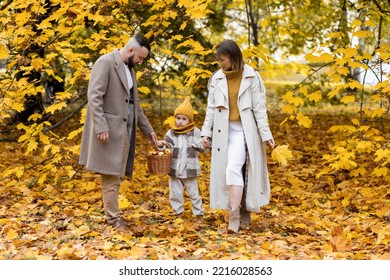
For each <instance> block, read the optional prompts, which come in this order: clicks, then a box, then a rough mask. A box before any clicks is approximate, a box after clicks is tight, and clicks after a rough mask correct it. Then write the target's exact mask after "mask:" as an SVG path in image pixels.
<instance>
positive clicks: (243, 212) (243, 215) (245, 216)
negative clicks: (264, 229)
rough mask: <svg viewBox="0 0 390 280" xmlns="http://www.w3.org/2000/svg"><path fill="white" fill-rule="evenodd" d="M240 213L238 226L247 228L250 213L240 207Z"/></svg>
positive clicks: (249, 222) (249, 221) (250, 220)
mask: <svg viewBox="0 0 390 280" xmlns="http://www.w3.org/2000/svg"><path fill="white" fill-rule="evenodd" d="M240 215H241V220H240V228H242V229H246V228H248V227H249V225H250V224H251V222H252V219H251V213H250V212H249V211H248V210H246V209H245V208H240Z"/></svg>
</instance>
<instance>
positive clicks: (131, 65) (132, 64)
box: [127, 54, 135, 68]
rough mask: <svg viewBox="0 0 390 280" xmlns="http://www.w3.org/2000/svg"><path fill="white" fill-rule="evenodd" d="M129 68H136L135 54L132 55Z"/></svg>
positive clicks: (128, 62)
mask: <svg viewBox="0 0 390 280" xmlns="http://www.w3.org/2000/svg"><path fill="white" fill-rule="evenodd" d="M127 66H128V67H129V68H134V66H135V63H134V54H132V55H131V56H130V57H129V59H128V60H127Z"/></svg>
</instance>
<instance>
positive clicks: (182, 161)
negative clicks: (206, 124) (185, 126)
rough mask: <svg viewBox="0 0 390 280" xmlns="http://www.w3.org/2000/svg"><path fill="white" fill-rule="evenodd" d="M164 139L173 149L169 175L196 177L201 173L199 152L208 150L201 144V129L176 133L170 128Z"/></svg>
mask: <svg viewBox="0 0 390 280" xmlns="http://www.w3.org/2000/svg"><path fill="white" fill-rule="evenodd" d="M164 140H165V141H166V142H167V143H168V144H169V146H170V148H171V149H172V162H171V171H170V173H169V176H173V177H176V178H194V177H198V176H199V175H200V171H201V170H200V162H199V156H198V151H199V152H202V153H204V152H206V150H205V148H203V146H202V144H201V138H200V130H199V128H197V127H195V129H194V130H192V131H190V132H187V133H185V134H176V133H174V132H173V130H172V129H169V130H168V131H167V133H166V134H165V137H164ZM180 168H181V170H180Z"/></svg>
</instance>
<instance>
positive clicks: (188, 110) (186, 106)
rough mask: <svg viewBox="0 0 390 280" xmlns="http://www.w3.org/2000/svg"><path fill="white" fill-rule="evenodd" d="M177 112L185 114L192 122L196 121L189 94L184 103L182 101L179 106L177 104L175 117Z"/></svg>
mask: <svg viewBox="0 0 390 280" xmlns="http://www.w3.org/2000/svg"><path fill="white" fill-rule="evenodd" d="M177 114H181V115H184V116H187V117H188V118H189V120H190V122H193V121H194V110H193V109H192V106H191V102H190V97H189V96H187V97H186V98H185V99H184V101H183V103H181V104H180V105H179V106H177V108H176V110H175V113H174V117H176V115H177Z"/></svg>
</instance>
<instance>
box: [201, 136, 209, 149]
mask: <svg viewBox="0 0 390 280" xmlns="http://www.w3.org/2000/svg"><path fill="white" fill-rule="evenodd" d="M202 146H203V147H204V148H210V147H211V139H210V137H206V136H203V137H202Z"/></svg>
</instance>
